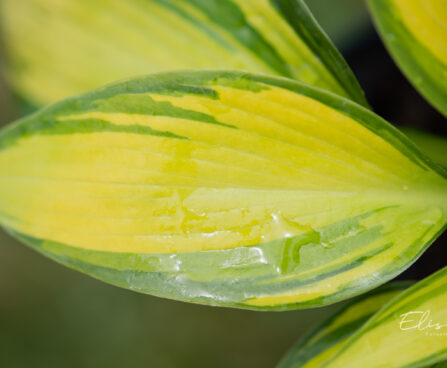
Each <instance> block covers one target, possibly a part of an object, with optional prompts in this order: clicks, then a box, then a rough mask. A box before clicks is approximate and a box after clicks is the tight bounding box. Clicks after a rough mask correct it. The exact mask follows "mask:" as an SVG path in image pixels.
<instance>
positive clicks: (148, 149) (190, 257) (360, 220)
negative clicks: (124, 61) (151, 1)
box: [0, 71, 447, 309]
mask: <svg viewBox="0 0 447 368" xmlns="http://www.w3.org/2000/svg"><path fill="white" fill-rule="evenodd" d="M0 148H1V151H0V175H1V177H2V181H1V182H0V183H1V188H0V194H1V198H0V214H1V217H0V221H1V222H2V223H3V224H4V226H6V227H7V228H8V229H10V231H11V232H13V233H15V234H16V235H17V236H19V237H20V238H21V239H23V240H24V241H25V242H27V243H28V244H30V245H32V246H33V247H35V248H36V249H38V250H39V251H41V252H43V253H44V254H46V255H48V256H50V257H52V258H54V259H56V260H58V261H60V262H62V263H64V264H66V265H69V266H70V267H73V268H76V269H78V270H81V271H83V272H86V273H88V274H90V275H93V276H95V277H97V278H100V279H102V280H105V281H108V282H110V283H113V284H116V285H120V286H123V287H127V288H131V289H134V290H138V291H141V292H146V293H151V294H155V295H160V296H165V297H170V298H175V299H182V300H188V301H194V302H199V303H209V304H218V305H229V306H238V307H245V308H257V309H286V308H303V307H311V306H318V305H324V304H328V303H333V302H335V301H338V300H341V299H344V298H347V297H350V296H352V295H354V294H358V293H361V292H363V291H365V290H368V289H371V288H373V287H375V286H377V285H379V284H381V283H383V282H385V281H386V280H389V279H390V278H392V277H394V276H395V275H397V274H398V273H399V272H401V271H402V270H403V269H404V268H406V267H408V266H409V265H410V264H411V263H412V262H413V261H414V260H415V259H416V258H417V257H418V256H419V255H420V254H421V253H422V252H423V251H424V250H425V249H426V248H427V246H428V245H429V244H430V242H431V241H433V240H434V239H435V237H436V236H437V235H438V234H439V233H440V232H441V231H442V229H443V228H444V227H445V224H446V220H447V201H446V198H447V181H446V178H445V173H443V172H442V171H441V170H440V169H438V168H436V166H434V165H433V166H432V164H431V163H430V162H429V161H428V160H427V159H426V158H425V157H424V156H423V155H422V154H421V153H419V152H418V151H417V149H416V148H415V147H414V146H413V145H412V144H411V142H410V141H408V140H407V139H406V138H405V136H403V135H401V134H400V133H399V132H398V131H397V130H395V129H394V128H393V127H391V126H390V125H389V124H387V123H386V122H384V121H383V120H381V119H380V118H379V117H378V116H376V115H374V114H373V113H372V112H370V111H368V110H367V109H364V108H362V107H360V106H359V105H356V104H354V103H352V102H350V101H349V100H347V99H343V98H341V97H338V96H336V95H333V94H330V93H327V92H324V91H322V90H319V89H315V88H313V87H310V86H308V85H304V84H300V83H298V82H294V81H291V80H287V79H282V78H275V77H267V76H260V75H254V74H249V73H243V72H226V71H202V72H178V73H167V74H156V75H152V76H147V77H142V78H139V79H134V80H129V81H126V82H122V83H118V84H114V85H111V86H108V87H105V88H102V89H99V90H97V91H94V92H91V93H87V94H85V95H81V96H76V97H73V98H70V99H67V100H65V101H62V102H60V103H57V104H55V105H52V106H50V107H48V108H45V109H43V110H41V111H40V112H38V113H36V114H35V115H32V116H30V117H28V118H25V119H24V120H21V121H20V122H18V123H16V124H15V125H13V126H11V127H9V128H8V129H6V130H4V131H3V133H2V134H1V135H0Z"/></svg>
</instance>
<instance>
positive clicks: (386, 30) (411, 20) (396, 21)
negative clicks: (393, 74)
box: [368, 0, 447, 115]
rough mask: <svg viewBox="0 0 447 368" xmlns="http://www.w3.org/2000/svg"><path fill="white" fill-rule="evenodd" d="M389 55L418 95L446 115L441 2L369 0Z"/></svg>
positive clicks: (446, 70)
mask: <svg viewBox="0 0 447 368" xmlns="http://www.w3.org/2000/svg"><path fill="white" fill-rule="evenodd" d="M368 5H369V8H370V11H371V14H372V16H373V20H374V22H375V24H376V26H377V29H378V31H379V33H380V35H381V36H382V39H383V41H384V43H385V45H386V46H387V48H388V50H389V52H390V53H391V55H392V56H393V58H394V59H395V61H396V63H397V64H398V66H399V67H400V68H401V69H402V71H403V72H404V73H405V75H406V76H407V78H408V79H409V80H410V81H411V82H412V84H413V85H414V86H415V87H416V89H418V91H419V92H420V93H421V94H422V95H423V96H424V97H425V98H426V99H427V100H428V101H429V102H430V103H431V104H432V105H433V106H434V107H435V108H437V109H438V110H439V111H440V112H441V113H443V114H444V115H447V107H446V106H447V57H446V54H445V52H444V51H442V50H445V46H446V45H447V38H446V36H445V31H444V30H442V27H443V25H442V22H443V21H442V19H443V17H444V18H445V15H446V14H447V9H446V8H445V4H443V2H442V1H430V2H426V1H421V0H411V1H395V0H377V1H376V0H369V1H368Z"/></svg>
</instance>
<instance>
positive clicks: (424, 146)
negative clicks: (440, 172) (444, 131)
mask: <svg viewBox="0 0 447 368" xmlns="http://www.w3.org/2000/svg"><path fill="white" fill-rule="evenodd" d="M401 130H402V131H403V132H404V133H405V135H406V136H408V137H409V138H411V140H412V141H413V142H415V143H416V144H417V146H418V147H419V148H420V149H421V150H422V152H424V153H425V154H426V155H427V156H429V157H430V158H431V159H432V160H433V161H434V162H437V163H438V164H440V165H442V166H444V167H446V168H447V140H446V139H445V138H444V137H441V136H437V135H433V134H430V133H427V132H424V131H422V130H419V129H414V128H408V127H406V128H401Z"/></svg>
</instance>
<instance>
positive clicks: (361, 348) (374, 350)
mask: <svg viewBox="0 0 447 368" xmlns="http://www.w3.org/2000/svg"><path fill="white" fill-rule="evenodd" d="M446 305H447V268H444V269H443V270H441V271H439V272H437V273H436V274H434V275H432V276H430V277H428V278H426V279H425V280H423V281H421V282H419V283H417V284H416V285H414V286H413V287H411V288H409V289H408V290H406V291H404V292H403V293H402V294H399V295H398V296H397V297H396V298H395V299H393V300H392V301H391V302H390V303H389V304H387V305H386V306H385V307H384V308H383V309H381V310H380V311H379V312H378V313H376V314H375V315H374V316H373V317H372V318H371V319H370V320H369V321H368V322H367V323H366V324H365V325H364V326H363V327H362V328H361V329H360V330H358V331H357V332H356V333H355V334H354V335H353V336H352V337H351V338H350V339H349V340H348V341H347V342H346V344H344V345H343V346H342V348H341V349H340V350H339V351H338V352H337V353H336V354H335V355H334V356H332V357H331V358H330V359H329V360H327V361H326V362H325V364H322V365H321V367H322V368H323V367H324V368H335V367H343V368H351V367H359V366H362V367H365V368H376V367H393V368H403V367H412V368H419V367H427V366H431V365H433V364H436V363H437V362H440V361H443V360H445V359H447V308H446ZM439 366H445V363H442V364H440V365H435V367H439Z"/></svg>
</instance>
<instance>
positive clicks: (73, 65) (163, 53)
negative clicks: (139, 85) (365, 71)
mask: <svg viewBox="0 0 447 368" xmlns="http://www.w3.org/2000/svg"><path fill="white" fill-rule="evenodd" d="M0 4H1V5H0V9H1V14H2V18H1V19H2V21H1V22H0V24H1V25H2V28H3V34H4V43H5V46H6V50H7V56H8V60H9V62H8V66H9V68H8V77H9V80H10V82H11V83H12V85H13V86H14V87H15V89H16V90H17V91H18V92H19V93H21V94H23V95H25V96H26V97H27V98H28V99H30V100H31V101H32V102H33V103H35V104H37V105H42V104H46V103H48V102H54V101H56V100H59V99H61V98H63V97H66V96H69V95H72V94H75V93H80V92H84V91H87V90H89V89H92V88H96V87H99V86H101V85H103V84H104V83H108V82H112V81H115V80H117V79H120V78H125V77H130V76H134V75H138V74H147V73H150V72H156V71H160V70H169V69H184V68H199V69H202V68H232V69H241V70H248V71H255V72H264V73H269V74H274V75H280V76H285V77H290V78H296V79H299V80H301V81H304V82H307V83H310V84H313V85H315V86H318V87H321V88H325V89H328V90H331V91H333V92H335V93H338V94H340V95H343V96H346V97H349V98H351V99H353V100H355V101H357V102H359V103H362V104H365V105H366V100H365V98H364V96H363V92H362V90H361V88H360V87H359V85H358V83H357V81H356V79H355V77H354V75H353V74H352V72H351V71H350V69H349V67H348V65H347V64H346V62H345V61H344V60H343V58H342V56H341V55H340V54H339V53H338V51H337V50H336V49H335V47H334V46H333V45H332V43H331V42H330V41H329V39H328V38H327V37H326V36H325V35H324V33H323V31H322V30H321V29H320V27H319V26H318V24H317V23H316V21H315V19H314V18H313V17H312V15H311V14H310V11H309V10H308V8H307V6H306V5H305V3H304V1H302V0H175V1H174V0H128V1H120V0H112V1H106V2H104V1H101V0H63V1H61V0H4V1H2V2H1V3H0ZM42 86H45V88H42Z"/></svg>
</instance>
